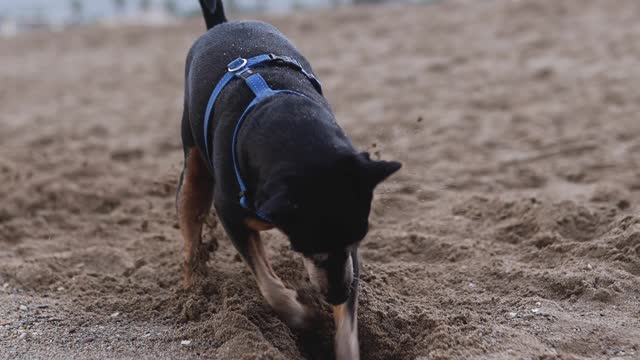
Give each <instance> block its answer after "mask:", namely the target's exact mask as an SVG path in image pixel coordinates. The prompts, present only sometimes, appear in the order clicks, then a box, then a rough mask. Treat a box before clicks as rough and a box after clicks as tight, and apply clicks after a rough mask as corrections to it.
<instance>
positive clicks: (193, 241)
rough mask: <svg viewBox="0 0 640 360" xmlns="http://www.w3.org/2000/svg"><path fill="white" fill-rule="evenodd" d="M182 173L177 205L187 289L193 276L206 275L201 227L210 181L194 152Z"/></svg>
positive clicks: (208, 203)
mask: <svg viewBox="0 0 640 360" xmlns="http://www.w3.org/2000/svg"><path fill="white" fill-rule="evenodd" d="M183 171H184V172H183V178H182V186H181V187H180V189H179V193H178V200H177V204H176V205H177V210H178V222H179V224H180V233H181V234H182V238H183V240H184V253H183V256H184V263H183V274H184V287H185V288H188V287H190V286H191V285H193V283H194V279H193V275H194V273H196V274H197V273H203V272H204V271H205V266H206V261H207V257H208V253H207V252H206V251H205V250H204V249H202V246H201V245H202V224H203V223H204V218H205V216H206V215H207V213H208V212H209V211H210V210H211V201H212V197H213V180H212V179H211V175H210V174H209V172H208V170H207V167H206V165H205V163H204V160H203V159H202V157H201V156H200V152H199V151H198V149H196V148H192V149H191V150H190V151H189V154H188V155H187V157H186V159H185V167H184V170H183Z"/></svg>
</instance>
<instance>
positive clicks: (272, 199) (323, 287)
mask: <svg viewBox="0 0 640 360" xmlns="http://www.w3.org/2000/svg"><path fill="white" fill-rule="evenodd" d="M400 167H401V164H400V163H398V162H395V161H380V160H371V159H370V158H369V154H367V153H360V154H352V155H348V156H344V157H342V158H341V159H339V160H338V161H335V162H333V163H331V164H330V165H329V166H324V167H314V166H309V167H308V168H307V169H304V170H302V169H298V170H299V171H297V172H296V173H295V174H289V175H283V177H282V178H280V179H277V181H273V182H271V184H270V185H271V186H269V185H267V189H266V190H267V191H265V192H264V193H265V194H266V198H265V199H262V201H257V204H256V205H257V207H258V210H259V211H260V212H262V213H263V214H266V215H267V216H268V217H269V218H270V219H271V220H272V221H273V223H274V225H275V226H276V227H277V228H278V229H280V230H281V231H282V232H284V233H285V234H286V235H287V236H288V237H289V240H290V242H291V247H292V248H293V250H294V251H297V252H300V253H302V254H303V255H304V257H305V266H306V268H307V270H308V272H309V276H310V278H311V281H312V283H313V284H314V285H315V286H316V287H317V288H318V289H319V290H320V291H321V292H323V293H324V294H325V296H326V298H327V301H329V302H330V303H332V304H340V303H343V302H344V301H346V299H347V298H348V296H349V293H350V288H351V283H352V281H353V262H354V259H352V258H351V257H352V253H353V249H354V247H356V246H358V244H359V242H360V241H361V240H362V239H363V238H364V237H365V235H366V234H367V231H368V227H369V221H368V219H369V212H370V210H371V200H372V198H373V190H374V188H375V187H376V186H377V185H378V184H379V183H380V182H382V181H383V180H384V179H386V178H387V177H389V176H390V175H391V174H393V173H395V172H396V171H398V169H400Z"/></svg>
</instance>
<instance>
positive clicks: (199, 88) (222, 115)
mask: <svg viewBox="0 0 640 360" xmlns="http://www.w3.org/2000/svg"><path fill="white" fill-rule="evenodd" d="M270 53H273V54H277V55H280V56H289V57H292V58H294V59H296V60H297V61H298V62H300V63H301V64H302V66H303V67H304V68H305V69H307V70H308V71H310V72H311V71H312V70H311V66H310V65H309V63H308V61H307V60H306V59H305V58H304V57H303V56H302V55H301V54H300V52H298V50H297V49H296V48H295V46H294V45H293V44H292V43H291V42H290V41H289V40H288V39H287V38H286V37H285V36H284V35H283V34H282V33H281V32H280V31H279V30H278V29H276V28H275V27H274V26H272V25H269V24H267V23H264V22H260V21H231V22H226V21H225V22H223V23H220V24H217V25H216V26H214V27H213V28H211V29H210V30H208V31H207V32H206V33H204V34H203V35H202V36H201V37H200V38H199V39H198V40H197V41H196V42H195V43H194V45H193V46H192V47H191V49H190V51H189V54H188V56H187V62H186V79H185V87H186V88H185V106H186V108H188V110H189V114H188V118H189V123H190V125H191V131H192V134H193V140H194V141H195V145H197V146H198V147H199V148H200V149H201V150H202V149H203V147H204V134H203V133H202V129H203V123H204V117H203V115H204V109H205V108H206V106H207V101H208V100H209V95H210V94H211V93H212V91H213V88H214V87H215V85H216V83H217V82H218V80H220V78H222V76H223V75H224V74H225V72H226V71H227V65H228V64H229V63H230V62H231V61H233V60H234V59H236V58H238V57H243V58H245V59H246V58H251V57H253V56H256V55H261V54H270ZM260 73H261V74H262V75H263V77H264V78H265V80H266V81H267V82H268V83H269V84H270V85H271V86H272V87H273V88H274V89H290V90H295V91H298V92H300V93H303V94H305V95H307V96H309V97H311V98H314V99H316V100H317V101H318V102H320V103H324V102H325V100H324V98H322V96H321V95H320V94H318V92H317V91H316V90H315V89H314V88H313V86H312V84H311V83H310V82H309V81H308V79H307V78H305V76H304V75H303V74H302V73H301V72H299V71H286V72H283V71H281V70H279V69H278V68H277V67H267V68H264V69H260ZM252 98H253V96H252V94H251V92H250V90H249V89H247V87H246V86H245V85H244V84H243V83H242V82H241V81H238V82H232V83H231V84H229V85H228V86H227V88H226V89H225V91H224V92H223V93H222V94H221V95H220V98H219V101H218V102H217V103H216V106H215V107H214V111H213V119H211V120H213V121H212V126H213V133H215V132H217V131H218V126H219V125H220V121H217V120H218V119H237V118H238V117H239V116H240V114H241V111H242V110H243V109H244V108H245V107H246V105H247V104H248V103H249V102H250V101H251V99H252ZM218 104H225V105H224V106H218ZM223 125H224V124H223ZM214 143H215V141H214ZM215 146H216V145H214V147H215Z"/></svg>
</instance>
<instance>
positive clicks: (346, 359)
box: [333, 303, 360, 360]
mask: <svg viewBox="0 0 640 360" xmlns="http://www.w3.org/2000/svg"><path fill="white" fill-rule="evenodd" d="M356 309H357V308H356ZM353 316H354V319H353V321H352V319H351V314H349V311H348V309H347V304H346V303H344V304H340V305H334V306H333V319H334V321H335V324H336V337H335V349H336V360H358V359H360V348H359V345H358V317H357V311H354V314H353Z"/></svg>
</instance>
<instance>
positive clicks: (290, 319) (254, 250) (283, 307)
mask: <svg viewBox="0 0 640 360" xmlns="http://www.w3.org/2000/svg"><path fill="white" fill-rule="evenodd" d="M249 243H250V245H249V255H250V259H251V261H252V264H251V267H252V270H253V273H254V275H255V277H256V281H257V283H258V288H259V289H260V292H261V293H262V296H264V298H265V299H266V300H267V303H269V305H271V307H272V308H273V309H274V310H275V311H276V312H277V313H278V315H279V316H280V317H281V318H282V319H283V320H284V321H285V322H286V323H287V325H289V326H290V327H292V328H298V329H299V328H303V327H304V326H305V325H306V321H307V314H308V311H307V309H306V307H305V306H304V305H302V304H301V303H300V302H299V301H298V299H297V293H296V292H295V291H294V290H291V289H289V288H287V287H286V286H285V285H284V284H283V283H282V280H281V279H280V278H279V277H278V275H276V273H275V272H274V271H273V269H272V268H271V264H270V263H269V259H268V258H267V254H266V252H265V250H264V246H263V245H262V241H261V240H260V234H258V233H257V232H252V234H251V235H250V239H249Z"/></svg>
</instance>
